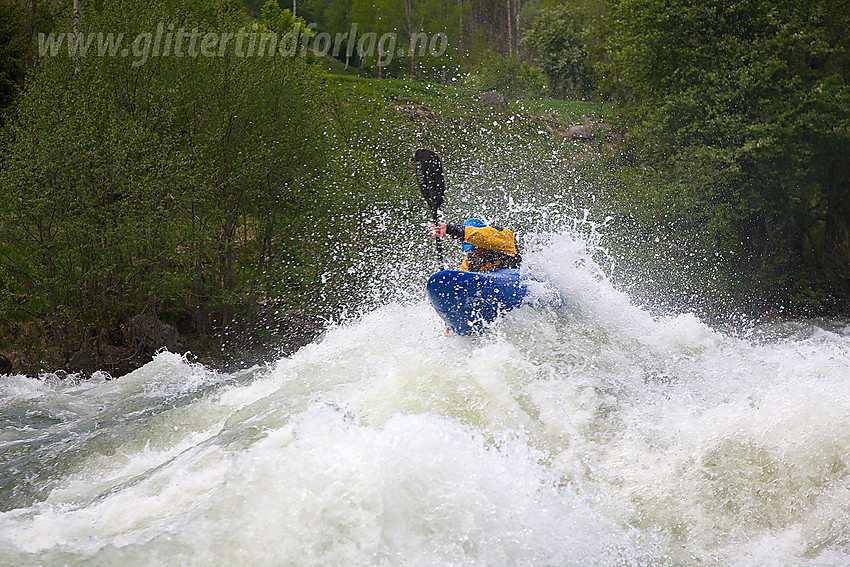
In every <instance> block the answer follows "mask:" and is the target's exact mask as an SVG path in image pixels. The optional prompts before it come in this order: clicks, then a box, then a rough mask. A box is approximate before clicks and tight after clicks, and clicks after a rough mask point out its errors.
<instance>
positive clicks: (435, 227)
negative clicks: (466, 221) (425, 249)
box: [431, 222, 464, 240]
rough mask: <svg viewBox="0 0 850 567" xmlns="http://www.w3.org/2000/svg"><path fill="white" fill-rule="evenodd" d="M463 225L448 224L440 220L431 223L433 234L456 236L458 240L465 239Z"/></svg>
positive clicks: (437, 236)
mask: <svg viewBox="0 0 850 567" xmlns="http://www.w3.org/2000/svg"><path fill="white" fill-rule="evenodd" d="M463 228H464V227H463V226H462V225H459V224H447V223H444V222H438V223H437V224H432V225H431V236H434V237H436V238H442V237H444V236H454V237H455V238H457V239H458V240H463Z"/></svg>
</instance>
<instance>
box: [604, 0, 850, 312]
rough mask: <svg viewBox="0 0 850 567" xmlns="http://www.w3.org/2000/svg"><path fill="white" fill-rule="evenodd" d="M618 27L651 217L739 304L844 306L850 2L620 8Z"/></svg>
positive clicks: (617, 55) (611, 31)
mask: <svg viewBox="0 0 850 567" xmlns="http://www.w3.org/2000/svg"><path fill="white" fill-rule="evenodd" d="M608 26H609V27H608V29H607V32H608V36H607V37H608V39H607V48H608V52H607V55H608V64H607V67H606V69H605V71H604V73H603V74H604V75H605V76H606V77H607V81H606V85H605V86H606V90H607V92H608V93H609V94H610V95H611V96H613V97H615V98H616V99H617V100H619V101H620V102H621V104H622V105H623V114H622V121H623V122H624V123H626V124H629V126H630V139H631V144H632V145H631V157H632V158H633V159H634V160H635V164H636V165H637V166H638V168H639V171H643V172H645V173H644V174H640V175H637V176H636V179H639V180H642V181H641V184H642V185H643V187H644V189H641V190H640V191H638V193H637V194H638V195H640V194H641V193H642V194H644V195H645V196H647V197H648V196H650V195H651V196H652V199H653V200H654V202H655V206H654V207H651V208H649V209H647V210H651V211H653V213H652V215H651V216H652V218H653V222H664V223H665V224H666V225H667V226H668V229H669V231H670V233H671V234H673V235H674V237H675V239H676V240H677V242H678V246H677V248H680V249H681V250H690V251H691V253H693V254H695V256H694V257H695V258H699V262H701V263H703V265H707V264H708V262H706V260H707V259H715V261H712V262H711V264H713V265H715V266H716V265H717V261H716V259H719V262H720V265H721V267H722V269H723V270H724V273H726V274H727V275H730V276H733V277H734V279H735V280H737V284H733V286H732V287H733V288H734V290H736V291H737V297H739V298H742V297H746V296H748V295H749V296H751V298H752V302H753V303H758V302H760V301H761V302H766V303H767V304H778V303H784V304H791V305H794V306H796V307H798V308H803V307H806V306H807V305H809V306H811V307H812V308H830V309H839V308H842V309H846V308H847V306H848V305H850V287H848V284H847V282H848V279H849V278H848V277H850V268H848V267H850V255H848V249H850V239H849V238H850V235H848V232H847V227H848V220H850V206H848V205H850V203H848V199H847V197H846V195H847V194H848V193H850V187H848V179H850V170H848V168H850V161H848V159H847V157H848V154H850V88H848V87H850V85H848V79H850V65H848V61H850V56H849V55H848V53H850V51H848V48H850V38H849V37H848V32H847V30H848V29H850V10H848V3H847V2H846V1H845V0H821V1H817V2H811V3H805V4H800V3H798V2H790V1H783V2H778V3H777V2H773V1H766V0H762V1H756V2H749V3H745V4H741V3H736V2H731V1H723V2H715V3H710V4H692V3H690V2H684V1H674V2H672V3H671V2H666V1H665V2H661V1H646V0H619V1H616V2H613V3H612V13H611V17H610V20H609V21H608ZM647 188H648V189H647ZM665 218H666V219H667V220H666V222H665V221H664V219H665ZM691 267H692V268H695V269H696V265H692V266H691ZM697 271H699V270H697ZM754 295H755V296H758V298H756V297H752V296H754ZM830 306H831V307H830ZM841 306H843V307H841Z"/></svg>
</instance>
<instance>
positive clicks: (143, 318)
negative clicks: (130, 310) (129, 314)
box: [124, 315, 183, 355]
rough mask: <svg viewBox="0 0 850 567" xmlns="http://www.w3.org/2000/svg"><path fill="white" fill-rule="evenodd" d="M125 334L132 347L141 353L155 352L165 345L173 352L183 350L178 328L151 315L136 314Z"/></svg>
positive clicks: (128, 324)
mask: <svg viewBox="0 0 850 567" xmlns="http://www.w3.org/2000/svg"><path fill="white" fill-rule="evenodd" d="M124 336H125V340H126V341H127V344H128V345H130V348H131V349H132V350H133V351H134V352H137V353H139V354H148V355H150V354H154V353H156V351H158V350H159V349H161V348H163V347H164V348H167V349H168V350H169V351H171V352H180V351H181V350H183V343H182V342H181V341H180V334H179V333H178V332H177V329H175V328H174V327H173V326H171V325H169V324H168V323H163V322H162V321H160V320H159V319H157V318H156V317H151V316H150V315H136V316H135V317H133V318H132V319H130V321H129V322H128V323H127V325H126V327H125V329H124Z"/></svg>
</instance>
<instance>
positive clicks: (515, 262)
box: [459, 226, 522, 272]
mask: <svg viewBox="0 0 850 567" xmlns="http://www.w3.org/2000/svg"><path fill="white" fill-rule="evenodd" d="M463 228H464V231H463V241H464V242H466V243H468V244H472V245H473V246H475V247H476V248H480V249H483V250H484V253H483V254H481V256H476V255H475V251H474V250H473V251H472V252H469V253H468V254H467V255H466V258H464V260H463V263H462V264H461V265H460V268H459V269H460V270H461V271H464V272H486V271H489V270H499V269H503V268H519V266H520V263H521V262H522V257H521V256H520V254H519V252H518V251H517V247H516V239H515V237H514V233H513V232H511V231H510V230H509V229H507V228H501V227H498V226H484V227H476V226H465V227H463Z"/></svg>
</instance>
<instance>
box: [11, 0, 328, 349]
mask: <svg viewBox="0 0 850 567" xmlns="http://www.w3.org/2000/svg"><path fill="white" fill-rule="evenodd" d="M163 12H164V10H163V7H162V6H161V5H155V4H154V5H150V6H148V7H147V8H145V9H140V8H138V7H137V6H130V5H129V4H127V3H122V2H119V1H116V2H110V3H105V6H104V9H103V11H102V12H101V13H92V14H90V15H89V17H90V20H89V25H90V26H91V27H93V28H95V29H111V30H116V31H123V32H125V33H126V35H127V36H129V37H133V36H135V34H138V33H139V32H140V31H147V30H150V29H156V24H157V23H158V22H159V21H161V20H160V18H161V17H162V14H163ZM128 14H133V18H132V19H128V18H127V15H128ZM181 17H182V18H183V20H182V21H181V22H175V27H177V26H179V25H186V26H197V27H198V28H199V29H200V31H201V33H205V32H206V31H210V30H211V29H216V30H228V31H232V30H237V29H239V28H241V27H242V26H244V24H245V23H246V22H245V20H244V19H243V18H242V17H241V15H240V14H238V13H233V12H228V11H226V10H222V11H221V12H219V16H218V17H219V23H218V24H217V26H216V27H215V28H211V27H209V24H208V22H207V21H206V19H205V18H203V17H202V16H199V17H201V20H200V21H198V20H193V18H194V17H196V16H193V14H192V13H186V12H184V13H183V14H182V15H181ZM319 81H320V76H319V75H318V74H317V73H316V71H315V70H314V69H312V68H311V67H309V66H308V65H307V64H306V63H305V62H304V61H303V60H301V59H300V58H295V59H289V58H282V57H273V58H261V57H238V56H235V55H234V53H233V52H225V53H224V56H222V57H217V56H216V57H183V58H179V57H174V56H172V57H158V58H155V59H154V58H152V59H151V60H149V61H147V62H146V63H145V64H143V65H134V61H133V60H132V59H130V58H121V57H87V58H81V59H79V60H77V61H74V60H71V59H69V58H68V57H67V54H62V53H60V54H59V55H57V56H55V57H47V58H45V59H44V60H43V61H42V62H41V64H40V65H39V67H38V69H37V70H36V71H35V72H34V73H33V77H32V79H31V81H30V85H29V88H28V89H27V90H26V91H25V92H24V93H23V94H22V95H21V97H20V102H19V107H18V109H17V112H16V119H15V120H14V121H12V122H10V123H9V124H8V125H7V127H6V128H5V129H4V132H3V139H2V143H3V152H2V155H3V158H2V170H0V186H2V187H3V198H2V200H0V209H2V214H1V215H0V218H3V219H4V220H3V222H2V223H0V264H2V270H3V272H4V273H7V274H10V277H11V278H12V279H11V283H10V285H11V287H12V288H14V289H15V290H17V291H18V293H19V298H20V300H19V301H18V302H17V303H16V304H8V305H6V306H5V307H7V310H6V311H5V312H4V313H2V314H0V317H2V318H3V319H7V320H8V319H14V318H19V316H20V314H26V316H28V317H30V318H32V319H35V320H40V321H43V322H44V324H45V325H46V326H47V328H49V329H51V331H52V332H53V333H54V340H55V341H56V342H58V343H59V344H61V345H62V349H63V350H65V351H67V352H73V351H74V350H76V349H79V348H81V347H82V346H85V345H102V344H104V343H105V342H106V343H108V342H109V341H111V340H114V339H113V338H111V337H112V336H113V335H114V334H116V333H117V329H118V328H119V327H120V325H121V324H123V323H124V322H126V321H127V320H128V318H130V317H132V316H133V315H135V314H138V313H140V312H145V311H147V312H153V313H156V314H158V315H160V316H162V317H164V318H166V319H170V320H172V321H175V322H182V323H181V324H182V325H183V326H184V327H185V328H189V329H192V330H193V332H196V333H205V332H208V331H211V330H212V329H214V328H219V329H221V328H223V327H224V326H226V325H228V324H230V323H231V321H233V320H236V321H239V322H242V323H244V324H249V323H250V321H251V319H252V317H253V316H254V315H255V314H256V311H257V310H258V309H259V306H260V305H262V304H268V302H269V301H270V300H271V298H280V299H281V300H292V295H293V290H294V293H296V294H297V291H298V289H297V288H298V286H299V285H300V282H297V281H294V282H293V280H292V278H293V274H295V273H297V272H298V270H299V269H300V267H301V266H302V264H303V263H304V262H305V261H309V260H310V258H309V257H307V256H305V254H303V253H302V249H303V245H302V244H301V243H300V242H298V241H297V240H296V239H293V238H292V237H291V235H290V234H289V231H290V230H291V229H290V228H289V227H292V226H298V224H299V222H300V215H301V214H302V212H301V211H302V210H303V207H302V205H303V204H304V203H305V202H309V201H310V200H312V199H313V198H314V196H313V194H314V191H315V190H316V187H315V181H314V179H313V178H314V175H315V171H316V168H317V167H319V166H320V165H321V164H322V163H323V160H324V155H325V154H324V150H323V141H322V132H321V130H317V129H315V128H312V127H310V126H308V125H314V124H317V123H319V122H321V121H322V119H323V117H324V112H325V111H324V106H323V100H322V97H321V96H320V95H319V94H318V93H319V92H320V83H319Z"/></svg>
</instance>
